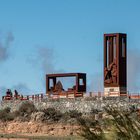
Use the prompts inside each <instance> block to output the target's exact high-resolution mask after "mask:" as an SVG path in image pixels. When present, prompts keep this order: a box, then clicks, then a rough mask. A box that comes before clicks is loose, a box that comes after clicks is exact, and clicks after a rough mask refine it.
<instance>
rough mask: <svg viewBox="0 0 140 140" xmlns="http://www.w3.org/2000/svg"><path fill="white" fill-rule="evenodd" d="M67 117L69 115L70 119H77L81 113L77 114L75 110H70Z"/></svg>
mask: <svg viewBox="0 0 140 140" xmlns="http://www.w3.org/2000/svg"><path fill="white" fill-rule="evenodd" d="M68 115H69V116H70V117H71V118H77V117H80V116H82V113H81V112H78V111H77V110H70V111H69V112H68Z"/></svg>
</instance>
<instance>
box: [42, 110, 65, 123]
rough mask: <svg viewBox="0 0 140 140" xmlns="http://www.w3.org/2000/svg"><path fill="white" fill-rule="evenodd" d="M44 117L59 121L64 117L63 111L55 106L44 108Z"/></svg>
mask: <svg viewBox="0 0 140 140" xmlns="http://www.w3.org/2000/svg"><path fill="white" fill-rule="evenodd" d="M43 112H44V113H45V114H44V119H45V120H51V121H59V120H60V119H61V117H62V113H61V112H60V111H58V110H56V109H54V108H47V109H44V110H43Z"/></svg>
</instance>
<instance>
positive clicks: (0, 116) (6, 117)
mask: <svg viewBox="0 0 140 140" xmlns="http://www.w3.org/2000/svg"><path fill="white" fill-rule="evenodd" d="M10 110H11V109H10V108H9V107H7V108H5V109H2V110H0V120H1V121H12V120H14V114H13V113H11V112H10Z"/></svg>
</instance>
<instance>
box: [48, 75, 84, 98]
mask: <svg viewBox="0 0 140 140" xmlns="http://www.w3.org/2000/svg"><path fill="white" fill-rule="evenodd" d="M61 77H75V83H74V85H73V86H72V87H69V88H68V89H67V90H64V89H63V85H62V83H61V81H58V80H57V79H58V78H61ZM84 92H86V74H85V73H60V74H48V75H46V94H47V95H48V97H50V96H51V94H53V95H57V96H61V97H62V96H66V97H70V96H71V97H72V96H73V97H81V96H83V93H84Z"/></svg>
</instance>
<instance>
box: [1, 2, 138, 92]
mask: <svg viewBox="0 0 140 140" xmlns="http://www.w3.org/2000/svg"><path fill="white" fill-rule="evenodd" d="M139 7H140V1H139V0H133V1H132V0H117V1H116V0H20V1H19V0H12V1H10V0H0V44H1V46H2V47H3V48H4V47H5V48H6V47H7V46H6V45H5V44H6V39H7V38H8V37H9V36H12V38H13V40H10V41H9V46H8V49H6V53H7V57H5V58H4V59H2V60H0V89H1V92H3V91H4V90H5V89H6V88H12V89H14V88H17V89H19V90H20V91H21V92H26V93H28V94H29V93H33V92H34V93H40V92H43V93H44V92H45V73H51V72H85V73H87V76H88V77H87V80H88V89H90V90H92V91H97V90H102V88H103V34H104V33H112V32H123V33H127V35H128V46H127V47H128V54H129V55H128V57H129V59H128V60H129V62H128V67H129V72H128V73H129V75H128V81H129V90H131V91H134V90H135V89H137V91H139V90H140V86H139V82H140V80H139V79H140V75H139V69H140V64H139V58H140V56H139V54H140V49H139V44H140V36H139V33H140V8H139ZM135 50H136V51H135ZM2 94H3V93H2Z"/></svg>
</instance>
